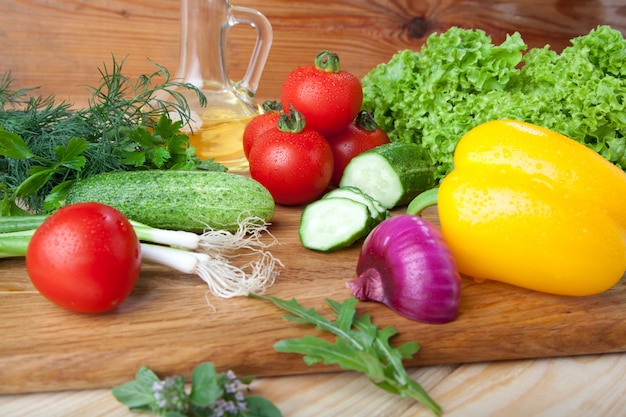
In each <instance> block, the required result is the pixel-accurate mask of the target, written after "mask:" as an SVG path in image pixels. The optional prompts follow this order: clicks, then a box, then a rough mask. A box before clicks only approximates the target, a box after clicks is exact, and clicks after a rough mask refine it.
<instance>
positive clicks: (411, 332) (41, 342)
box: [0, 207, 626, 394]
mask: <svg viewBox="0 0 626 417" xmlns="http://www.w3.org/2000/svg"><path fill="white" fill-rule="evenodd" d="M300 213H301V211H300V209H298V208H284V207H278V208H277V212H276V215H275V218H274V219H273V224H272V226H271V230H272V233H273V234H274V235H275V236H276V237H277V238H278V240H279V242H280V244H279V245H278V246H275V247H273V248H272V253H274V255H275V256H277V257H278V258H279V259H280V260H281V261H282V262H283V263H284V265H285V268H284V269H283V270H282V272H281V275H280V276H279V277H278V279H277V281H276V283H275V284H274V286H273V287H272V288H270V289H269V290H268V291H267V293H266V294H268V295H273V296H278V297H281V298H291V297H295V298H297V299H298V301H299V302H300V303H301V304H303V305H305V306H306V307H315V308H317V309H319V310H320V311H321V312H323V313H324V314H328V313H330V311H329V309H328V308H327V306H326V304H325V302H324V299H325V298H331V299H334V300H337V301H342V300H344V299H346V298H348V297H350V296H351V293H349V291H348V290H347V289H346V288H345V282H346V281H347V280H349V279H352V278H354V275H355V273H354V270H355V265H356V261H357V257H358V251H359V248H358V247H354V248H351V249H347V250H343V251H340V252H336V253H316V252H312V251H308V250H306V249H304V248H303V247H302V246H301V245H300V242H299V239H298V235H297V225H298V221H299V216H300ZM425 216H426V217H427V218H428V219H430V220H432V221H433V222H435V223H437V218H436V210H435V209H434V208H431V209H429V210H427V212H426V213H425ZM520 256H523V254H520ZM0 271H1V276H0V393H3V394H4V393H24V392H35V391H53V390H67V389H84V388H96V387H110V386H113V385H116V384H120V383H123V382H126V381H129V380H132V379H133V378H134V374H135V372H136V371H137V369H138V368H139V367H140V366H141V365H146V366H149V367H150V368H152V369H154V370H155V371H156V372H157V373H159V374H160V375H163V376H165V375H171V374H174V373H177V374H178V373H184V374H188V373H189V372H190V371H191V370H192V369H193V368H194V367H195V366H196V365H197V364H199V363H201V362H203V361H212V362H214V363H215V364H216V366H217V367H218V369H219V370H223V371H225V370H227V369H233V370H234V371H235V372H236V373H237V374H239V375H241V376H243V375H256V376H268V375H287V374H298V373H312V372H331V371H337V370H338V368H334V367H327V366H324V365H316V366H311V367H309V366H307V365H306V364H305V363H304V362H303V361H302V357H301V356H300V355H296V354H285V353H279V352H276V351H274V349H273V344H274V342H276V341H277V340H279V339H284V338H293V337H301V336H303V335H305V334H314V335H321V333H319V332H318V331H316V330H314V329H313V328H312V327H310V326H308V325H304V324H296V323H292V322H288V321H286V320H284V319H283V318H282V316H283V315H284V314H285V313H284V312H283V311H282V310H280V309H278V308H277V307H275V306H274V305H273V304H271V303H269V302H266V301H262V300H256V299H248V298H235V299H228V300H223V299H217V298H215V297H212V296H210V295H209V296H208V298H207V287H206V284H205V283H204V282H202V281H201V280H200V279H199V278H197V277H195V276H191V275H182V274H177V273H173V272H171V271H170V270H166V269H164V268H161V267H157V266H151V265H148V266H146V267H145V268H144V270H143V272H142V275H141V278H140V281H139V284H138V286H137V287H136V289H135V290H134V292H133V293H132V294H131V296H130V298H129V299H128V300H126V301H125V302H124V303H123V304H122V305H121V306H120V307H119V308H118V309H117V310H115V311H114V312H110V313H106V314H101V315H83V314H75V313H71V312H68V311H65V310H63V309H61V308H58V307H56V306H54V305H52V304H51V303H49V302H48V301H47V300H45V299H44V298H43V297H42V296H41V295H39V294H38V293H37V292H36V291H35V289H34V288H33V287H32V285H31V284H30V282H29V279H28V276H27V274H26V271H25V268H24V261H23V259H5V260H0ZM624 281H625V280H624V279H622V281H621V282H620V283H619V284H618V285H616V286H615V287H614V288H613V289H611V290H610V291H608V292H606V293H603V294H600V295H597V296H592V297H582V298H575V297H561V296H554V295H546V294H540V293H536V292H532V291H527V290H524V289H520V288H515V287H512V286H507V285H504V284H500V283H496V282H485V283H482V284H478V283H475V282H473V281H472V280H470V279H467V278H464V282H463V298H462V305H461V312H460V316H459V318H458V319H457V320H456V321H454V322H452V323H448V324H444V325H427V324H421V323H417V322H412V321H409V320H406V319H404V318H402V317H400V316H398V315H397V314H395V313H394V312H392V311H391V310H389V309H387V308H386V307H384V306H382V305H379V304H376V303H364V302H361V303H359V304H358V310H359V313H370V314H371V316H372V319H373V321H374V322H375V323H377V324H379V325H380V326H381V327H382V326H387V325H393V326H395V327H396V328H397V329H398V331H399V334H398V335H397V336H396V337H395V339H394V340H393V341H394V343H403V342H406V341H409V340H415V341H418V342H419V343H420V345H421V350H420V352H419V353H418V354H416V355H415V356H414V357H413V359H411V360H407V361H406V364H407V365H420V364H441V363H461V362H476V361H494V360H506V359H519V358H536V357H550V356H563V355H580V354H589V353H601V352H622V351H626V308H624V302H625V301H626V282H624ZM207 299H208V301H210V303H211V304H212V306H213V308H212V307H211V306H209V305H208V303H207Z"/></svg>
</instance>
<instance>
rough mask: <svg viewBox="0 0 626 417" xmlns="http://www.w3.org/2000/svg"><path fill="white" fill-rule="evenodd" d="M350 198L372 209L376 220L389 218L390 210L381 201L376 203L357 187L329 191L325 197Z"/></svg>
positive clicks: (372, 214)
mask: <svg viewBox="0 0 626 417" xmlns="http://www.w3.org/2000/svg"><path fill="white" fill-rule="evenodd" d="M336 197H341V198H348V199H350V200H354V201H356V202H358V203H361V204H365V205H366V206H367V208H368V210H369V211H370V216H371V217H372V219H373V220H374V221H375V222H377V223H378V222H381V221H383V220H385V219H386V218H387V214H388V211H387V209H386V208H384V207H383V206H382V205H381V204H380V203H378V204H376V202H375V201H374V199H373V198H372V197H370V196H369V195H367V194H365V193H363V192H361V190H359V189H358V188H356V187H340V188H335V189H334V190H331V191H329V192H328V193H327V194H326V195H325V196H324V197H323V198H336Z"/></svg>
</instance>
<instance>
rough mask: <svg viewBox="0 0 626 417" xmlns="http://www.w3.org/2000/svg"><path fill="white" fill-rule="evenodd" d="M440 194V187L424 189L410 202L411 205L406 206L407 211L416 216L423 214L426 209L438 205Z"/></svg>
mask: <svg viewBox="0 0 626 417" xmlns="http://www.w3.org/2000/svg"><path fill="white" fill-rule="evenodd" d="M438 195H439V187H435V188H431V189H430V190H427V191H424V192H423V193H421V194H419V195H418V196H417V197H415V198H414V199H413V201H411V202H410V203H409V206H408V207H407V208H406V213H407V214H412V215H414V216H421V214H422V211H424V209H426V208H427V207H430V206H434V205H437V197H438Z"/></svg>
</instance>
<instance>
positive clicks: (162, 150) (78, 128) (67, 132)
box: [0, 57, 226, 215]
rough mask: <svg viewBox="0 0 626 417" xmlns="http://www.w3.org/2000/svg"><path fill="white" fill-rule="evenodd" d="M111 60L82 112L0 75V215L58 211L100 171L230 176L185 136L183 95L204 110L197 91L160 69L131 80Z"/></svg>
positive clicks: (187, 111)
mask: <svg viewBox="0 0 626 417" xmlns="http://www.w3.org/2000/svg"><path fill="white" fill-rule="evenodd" d="M112 60H113V63H112V65H111V66H107V65H106V64H104V65H103V68H102V69H99V72H100V76H101V83H100V85H98V86H97V87H90V86H87V88H88V90H89V91H90V93H91V97H90V99H89V101H88V106H87V107H86V108H85V109H79V110H74V109H73V108H72V104H71V103H68V102H65V101H63V102H56V100H55V98H54V96H49V97H41V96H36V95H34V93H33V90H36V88H27V89H24V88H22V89H13V86H12V79H11V77H10V74H4V75H0V169H1V171H0V215H10V214H19V213H21V212H22V211H23V209H26V210H29V211H31V212H36V213H39V212H49V211H53V210H55V209H56V208H58V207H60V205H61V204H62V202H63V199H64V197H65V193H66V192H67V190H68V189H69V187H70V186H71V184H72V182H73V181H75V180H79V179H82V178H86V177H88V176H91V175H95V174H98V173H102V172H108V171H117V170H135V169H205V170H219V171H225V170H226V168H225V167H224V166H222V165H221V164H218V163H215V162H213V161H212V160H207V161H201V160H200V159H198V158H197V157H196V156H195V152H194V149H193V147H191V146H190V145H189V137H188V136H187V135H186V134H184V133H183V132H181V128H182V127H183V126H184V125H186V124H188V123H189V119H190V113H191V112H190V109H189V106H188V104H187V101H186V99H185V96H184V95H183V93H182V92H181V89H183V90H184V89H189V90H192V91H193V92H195V93H196V94H197V95H198V99H199V101H200V104H201V105H205V104H206V97H205V96H204V95H203V94H202V92H201V91H200V90H198V89H197V88H196V87H194V86H192V85H190V84H186V83H179V82H177V81H175V80H172V79H171V77H170V74H169V72H168V70H167V69H166V68H165V67H163V66H160V65H158V64H156V63H153V64H154V65H155V67H156V70H155V71H154V72H153V73H151V74H143V75H140V76H139V77H138V78H137V80H136V81H133V80H131V79H130V78H129V77H127V76H125V75H124V74H123V65H124V60H122V61H121V62H118V61H116V59H115V57H112ZM170 114H172V115H176V117H175V118H177V121H175V122H174V121H172V120H171V119H170ZM77 143H80V144H81V146H80V147H77V146H76V144H77ZM83 143H84V145H83ZM76 149H80V150H81V152H80V153H79V154H75V151H76ZM68 155H69V156H68ZM64 158H65V159H64ZM83 158H84V160H83ZM18 205H19V206H18Z"/></svg>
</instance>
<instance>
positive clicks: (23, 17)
mask: <svg viewBox="0 0 626 417" xmlns="http://www.w3.org/2000/svg"><path fill="white" fill-rule="evenodd" d="M233 3H234V4H235V5H238V6H246V7H252V8H255V9H257V10H259V11H261V12H263V13H264V14H265V15H266V16H267V17H268V18H269V19H270V21H271V23H272V26H273V28H274V41H273V44H272V49H271V52H270V57H269V61H268V63H267V66H266V68H265V72H264V74H263V78H262V80H261V86H260V88H259V91H258V95H259V96H260V97H267V98H277V97H278V95H279V92H280V86H281V83H282V81H283V80H284V78H285V77H286V76H287V74H288V72H289V71H291V70H292V69H293V68H294V67H295V66H296V65H302V64H310V63H311V62H312V60H313V57H314V56H315V55H316V54H317V53H318V52H319V51H321V50H323V49H330V50H333V51H334V52H337V53H339V55H340V56H341V59H342V66H343V67H344V69H346V70H349V71H351V72H353V73H354V74H355V75H357V76H359V77H361V76H363V75H365V74H366V73H367V72H368V71H370V70H371V69H372V68H373V67H374V66H375V65H377V64H379V63H381V62H387V61H388V60H389V58H390V57H391V56H392V55H393V54H394V53H395V52H396V51H398V50H400V49H406V48H409V49H414V50H418V49H419V48H420V47H421V45H422V44H423V43H424V41H425V40H426V38H427V36H428V35H430V34H431V33H433V32H439V33H441V32H443V31H445V30H446V29H448V28H449V27H451V26H461V27H466V28H478V29H483V30H485V31H486V32H487V33H488V34H489V35H490V36H492V37H493V40H494V42H498V43H499V42H502V41H503V40H504V38H505V36H506V34H508V33H513V32H515V31H518V32H520V33H521V34H522V36H523V38H524V40H525V41H526V43H527V44H528V45H529V46H531V47H543V46H545V45H546V44H549V45H551V46H552V47H553V48H554V49H555V50H560V49H562V48H563V47H565V46H567V45H568V42H569V39H571V38H572V37H575V36H579V35H583V34H586V33H588V32H589V30H591V29H592V28H594V27H596V26H597V25H598V24H610V25H611V26H612V27H614V28H615V29H617V30H621V31H622V33H626V2H624V0H618V1H613V2H610V4H607V3H598V2H588V1H586V0H572V1H569V2H567V3H566V5H563V4H565V3H563V2H561V1H557V0H549V1H545V2H544V1H537V0H508V1H504V0H499V1H487V0H482V1H466V0H446V1H441V0H439V1H437V0H426V1H420V2H416V1H412V0H399V1H393V2H389V1H383V0H376V1H370V0H343V1H328V0H325V1H319V0H298V1H294V0H271V1H268V0H239V1H235V2H233ZM179 4H180V2H179V1H178V0H175V1H172V0H135V1H132V2H129V1H125V0H75V1H72V2H67V1H65V0H21V1H17V2H9V1H5V2H0V45H1V46H2V60H0V73H5V72H8V71H10V72H11V73H12V76H13V78H14V79H15V82H16V87H34V86H41V89H40V90H39V91H40V92H41V94H43V95H48V94H55V95H57V96H58V97H59V98H67V99H69V101H70V102H72V103H76V104H77V105H84V104H85V103H86V98H87V96H88V91H87V89H86V88H85V85H97V83H98V82H99V74H98V68H101V67H102V65H103V64H104V63H106V64H110V63H111V54H114V55H115V56H116V58H118V59H122V58H126V62H125V74H126V75H128V76H130V77H135V76H136V75H138V74H141V73H149V72H152V71H153V70H154V67H153V66H152V64H150V62H149V61H148V59H147V58H150V59H152V60H153V61H155V62H157V63H159V64H161V65H164V66H166V67H167V68H168V69H169V70H170V71H171V72H172V73H175V72H176V69H177V67H178V53H179V39H180V28H179V22H178V13H179ZM253 39H254V30H252V29H251V28H249V27H236V28H234V29H232V32H231V35H230V36H229V41H228V58H229V74H230V76H231V78H233V79H239V78H240V77H241V76H242V74H243V72H244V70H245V68H246V66H247V63H248V57H249V54H250V50H251V46H252V43H253Z"/></svg>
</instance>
